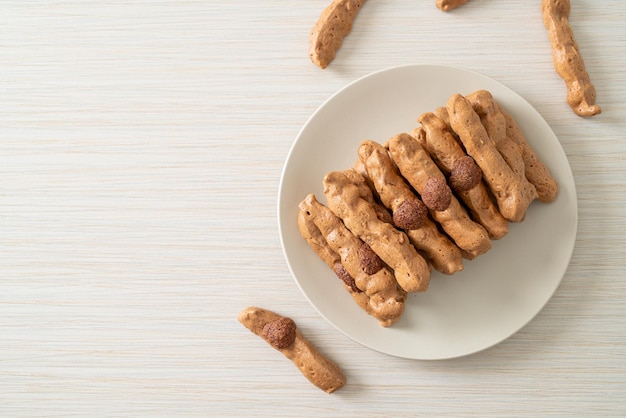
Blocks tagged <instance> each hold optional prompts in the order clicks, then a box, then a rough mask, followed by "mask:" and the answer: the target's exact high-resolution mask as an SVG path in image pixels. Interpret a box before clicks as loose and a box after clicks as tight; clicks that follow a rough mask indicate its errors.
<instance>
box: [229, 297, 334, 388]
mask: <svg viewBox="0 0 626 418" xmlns="http://www.w3.org/2000/svg"><path fill="white" fill-rule="evenodd" d="M238 319H239V322H241V323H242V324H243V326H245V327H246V328H248V329H249V330H250V331H252V332H253V333H255V334H256V335H258V336H259V337H261V338H263V339H264V340H265V341H266V342H267V343H268V344H270V345H271V346H272V347H273V348H275V349H276V350H278V351H280V352H281V353H283V355H284V356H285V357H287V358H288V359H289V360H291V361H292V362H293V363H294V364H295V365H296V367H298V369H299V370H300V372H301V373H302V374H303V375H304V377H306V378H307V379H308V380H309V382H311V383H312V384H314V385H315V386H317V387H318V388H320V389H322V390H323V391H324V392H326V393H333V392H335V391H336V390H338V389H341V388H342V387H343V386H344V385H345V384H346V377H345V375H344V374H343V372H342V371H341V369H340V368H339V366H337V365H336V364H335V363H333V362H332V361H331V360H329V359H327V358H326V357H324V356H323V355H322V354H321V353H320V352H319V351H318V350H317V348H316V347H315V346H314V345H313V344H312V343H311V342H309V341H308V340H307V339H306V338H305V337H304V336H303V335H302V334H301V333H300V331H299V330H298V329H297V327H296V324H295V322H294V321H293V320H291V319H290V318H286V317H283V316H281V315H279V314H277V313H275V312H272V311H269V310H266V309H261V308H257V307H253V306H251V307H249V308H246V309H244V310H243V311H242V312H241V313H240V314H239V317H238Z"/></svg>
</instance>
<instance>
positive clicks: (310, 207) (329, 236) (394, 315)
mask: <svg viewBox="0 0 626 418" xmlns="http://www.w3.org/2000/svg"><path fill="white" fill-rule="evenodd" d="M300 213H301V214H302V217H303V218H304V219H306V221H307V223H312V224H313V225H314V227H315V228H317V229H318V231H319V232H320V234H321V235H322V236H323V237H324V238H325V240H324V242H325V244H326V245H327V246H328V247H329V249H330V251H332V252H334V253H335V254H338V255H339V258H340V261H339V263H340V265H337V262H335V264H334V270H335V272H336V273H337V275H338V276H339V275H340V274H341V275H343V276H345V275H348V276H349V279H351V280H350V281H351V282H352V283H354V286H349V288H348V291H349V292H350V293H351V294H352V296H353V298H354V299H355V300H356V301H357V303H358V304H359V306H361V308H362V309H363V310H365V311H366V312H367V313H368V314H369V315H372V316H373V317H374V318H376V319H377V320H378V322H379V323H380V324H381V325H382V326H384V327H388V326H390V325H392V324H394V323H395V322H397V321H398V320H399V319H400V317H401V316H402V312H404V301H405V299H406V292H404V291H403V290H402V289H400V288H399V287H398V284H397V282H396V279H395V278H394V277H393V272H392V271H391V270H390V269H389V268H388V267H387V266H385V264H384V263H383V262H382V260H381V259H380V258H379V257H378V255H377V254H376V253H374V251H372V249H371V248H370V247H369V245H367V244H366V243H364V242H363V241H361V240H360V239H359V238H357V237H356V236H355V235H354V234H352V232H350V230H348V228H346V227H345V225H344V224H343V222H342V221H341V219H339V218H338V217H337V216H335V214H334V213H333V212H332V211H331V210H330V209H328V208H327V207H326V206H324V205H322V204H321V203H320V202H319V201H318V200H317V199H316V198H315V196H314V195H313V194H309V195H308V196H307V197H306V198H305V199H304V200H303V201H302V202H301V203H300Z"/></svg>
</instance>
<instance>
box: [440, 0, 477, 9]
mask: <svg viewBox="0 0 626 418" xmlns="http://www.w3.org/2000/svg"><path fill="white" fill-rule="evenodd" d="M468 1H469V0H436V1H435V5H436V6H437V7H438V8H439V9H440V10H441V11H444V12H447V11H450V10H452V9H456V8H457V7H459V6H462V5H464V4H465V3H467V2H468Z"/></svg>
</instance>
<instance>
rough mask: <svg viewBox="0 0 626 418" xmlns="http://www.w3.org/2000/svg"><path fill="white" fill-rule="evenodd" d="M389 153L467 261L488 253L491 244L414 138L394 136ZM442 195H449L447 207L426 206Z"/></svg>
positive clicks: (402, 135)
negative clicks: (465, 256)
mask: <svg viewBox="0 0 626 418" xmlns="http://www.w3.org/2000/svg"><path fill="white" fill-rule="evenodd" d="M389 153H390V155H391V158H392V159H393V161H394V162H395V163H396V165H397V166H398V168H399V169H400V173H402V176H403V177H404V178H406V179H407V181H408V182H409V184H411V186H413V188H414V189H415V190H416V191H417V192H418V193H419V194H420V195H421V197H422V199H423V200H424V202H425V203H426V204H427V206H429V209H430V214H431V216H432V217H433V219H434V220H435V221H436V222H438V223H439V225H441V228H442V229H443V230H444V231H445V232H446V233H447V234H448V236H449V237H450V238H452V240H453V241H454V242H455V243H456V245H457V246H458V247H459V248H460V249H462V250H464V251H465V252H466V253H467V254H468V255H469V256H470V258H473V257H476V256H478V255H480V254H483V253H485V252H487V251H489V249H491V240H490V239H489V234H488V233H487V231H486V230H485V228H483V227H482V226H480V225H479V224H478V223H476V222H474V221H472V220H471V219H470V217H469V215H468V214H467V211H466V210H465V209H464V208H463V207H462V206H461V204H460V203H459V201H458V200H457V199H456V197H455V196H454V195H453V194H452V192H451V191H450V189H449V188H448V186H447V181H446V178H445V176H444V175H443V173H442V172H441V170H440V169H439V168H438V167H437V165H436V164H435V162H434V161H433V160H432V158H431V157H430V155H429V154H428V152H427V151H426V150H425V149H424V147H422V146H421V145H420V143H419V142H418V141H417V140H416V139H415V138H413V137H412V136H411V135H409V134H407V133H401V134H398V135H396V136H394V137H393V138H391V139H390V140H389ZM432 185H434V186H432ZM430 195H433V198H430ZM444 195H449V198H448V199H447V200H446V201H447V205H446V204H444V205H442V206H437V205H433V204H429V203H428V202H429V201H431V200H432V201H433V203H439V202H438V201H439V200H440V197H441V196H444Z"/></svg>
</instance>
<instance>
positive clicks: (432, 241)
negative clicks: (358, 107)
mask: <svg viewBox="0 0 626 418" xmlns="http://www.w3.org/2000/svg"><path fill="white" fill-rule="evenodd" d="M359 157H360V160H361V161H362V162H363V164H364V166H365V168H366V170H367V174H368V176H369V178H370V179H371V181H372V183H373V185H374V188H375V189H376V191H377V193H378V196H379V197H380V199H381V201H382V202H383V204H384V205H385V206H386V207H387V208H389V209H390V210H392V212H393V222H394V224H395V225H396V226H397V227H399V228H402V229H404V230H405V233H406V234H407V236H408V237H409V239H410V241H411V243H412V244H413V246H415V248H417V249H418V250H421V251H422V252H423V253H424V254H425V255H426V258H427V259H428V261H430V262H431V263H432V265H433V268H434V269H435V270H437V271H439V272H441V273H444V274H454V273H456V272H457V271H461V270H463V257H462V255H461V250H460V249H459V248H458V247H457V246H456V245H455V244H454V243H452V242H451V241H450V240H449V239H448V238H447V237H446V236H445V235H444V234H442V233H441V232H439V229H438V228H437V225H435V223H434V222H433V221H432V220H430V219H429V218H428V215H427V213H428V209H427V208H426V205H424V204H423V203H422V202H421V201H420V200H419V198H418V197H417V196H416V195H415V193H413V191H412V190H411V188H410V186H409V185H408V184H407V183H406V182H405V180H404V179H403V178H402V177H401V176H400V174H399V173H398V172H397V168H396V167H395V164H394V163H393V161H392V160H391V157H389V154H388V152H387V150H386V149H385V148H383V146H382V145H380V144H378V143H376V142H373V141H364V142H363V143H362V144H361V146H360V147H359Z"/></svg>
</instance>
